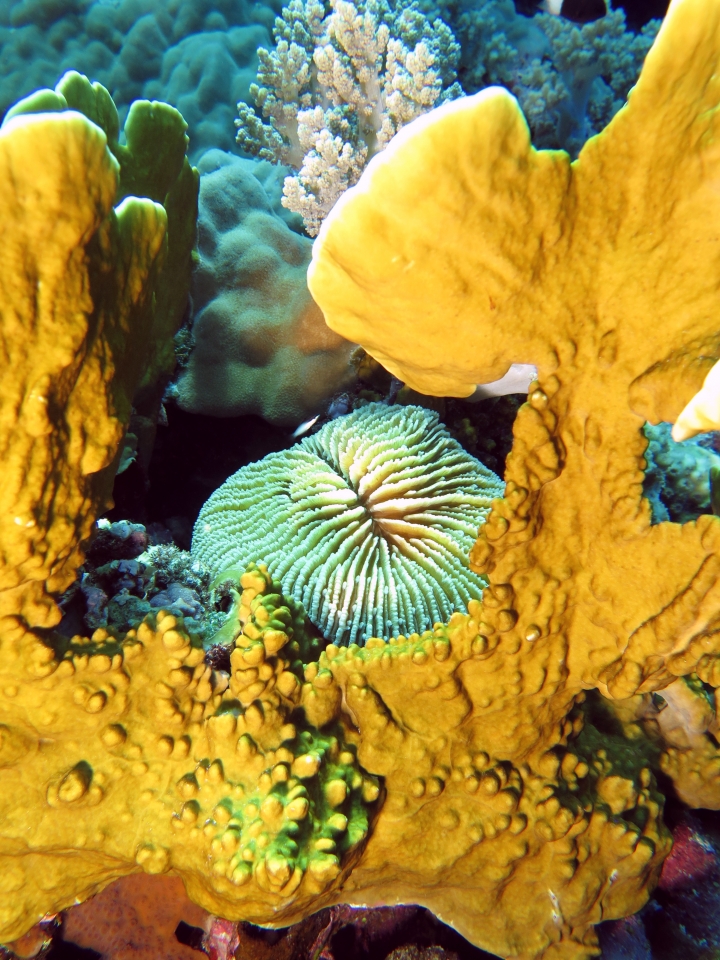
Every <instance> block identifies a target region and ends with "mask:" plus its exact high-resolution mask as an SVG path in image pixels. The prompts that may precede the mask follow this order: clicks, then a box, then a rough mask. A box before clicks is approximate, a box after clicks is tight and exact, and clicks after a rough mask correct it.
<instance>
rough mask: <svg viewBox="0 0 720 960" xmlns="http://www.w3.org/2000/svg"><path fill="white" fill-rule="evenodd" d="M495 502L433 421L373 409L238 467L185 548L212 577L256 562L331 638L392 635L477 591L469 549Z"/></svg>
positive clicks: (476, 470) (483, 476)
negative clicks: (266, 567)
mask: <svg viewBox="0 0 720 960" xmlns="http://www.w3.org/2000/svg"><path fill="white" fill-rule="evenodd" d="M501 494H502V483H501V481H500V479H499V478H498V477H496V476H495V474H494V473H492V471H490V470H488V469H487V468H486V467H484V466H483V465H482V464H481V463H480V462H479V461H477V460H475V459H474V457H471V456H470V455H469V454H467V453H466V452H465V451H464V450H463V449H462V447H461V446H460V445H459V444H458V443H457V441H455V440H453V439H452V437H451V436H450V435H449V434H448V432H447V431H446V430H445V428H444V427H443V426H442V425H441V424H440V423H439V422H438V417H437V414H436V413H433V412H431V411H429V410H425V409H424V408H422V407H412V406H408V407H387V406H385V405H383V404H380V403H372V404H368V405H367V406H366V407H362V408H360V409H359V410H356V411H355V412H354V413H351V414H349V415H348V416H346V417H340V418H338V419H337V420H335V421H333V422H331V423H328V424H327V425H326V426H324V427H323V428H322V429H321V430H320V431H319V432H318V433H316V434H315V435H314V436H312V437H308V438H306V439H305V440H303V441H302V442H301V443H299V444H297V446H295V447H293V448H292V449H290V450H286V451H282V452H279V453H274V454H271V455H270V456H268V457H265V459H264V460H261V461H259V462H258V463H253V464H250V465H249V466H247V467H243V468H242V469H241V470H238V472H237V473H236V474H234V476H232V477H230V479H229V480H227V481H226V482H225V483H224V484H223V486H222V487H220V489H219V490H216V491H215V493H214V494H213V495H212V496H211V497H210V499H209V500H208V501H207V503H206V504H205V506H204V507H203V508H202V510H201V511H200V515H199V517H198V520H197V523H196V525H195V531H194V534H193V546H192V550H193V554H194V555H195V556H196V557H197V558H198V559H199V560H200V561H201V562H202V563H204V564H206V565H207V566H208V567H209V568H210V569H211V570H213V571H215V572H218V573H219V572H221V571H222V570H223V569H224V568H228V567H234V566H245V565H246V564H247V563H249V562H250V561H253V560H259V559H262V560H264V561H265V562H267V563H268V564H269V565H270V566H271V568H272V570H273V574H274V576H276V577H277V578H278V580H279V581H280V582H281V583H282V585H283V589H284V590H285V592H286V593H287V594H288V595H291V596H292V597H293V598H294V599H296V600H298V601H300V602H302V603H303V604H304V606H305V608H306V609H307V611H308V614H309V616H310V619H311V620H313V622H315V623H316V624H317V625H318V626H319V627H320V629H321V630H322V631H323V633H324V634H325V635H326V636H327V637H328V638H330V639H333V640H334V641H335V642H337V643H354V642H356V641H358V642H362V641H364V640H365V639H367V638H368V637H373V636H375V637H391V636H394V635H397V634H405V633H412V632H415V631H422V630H424V629H425V628H426V627H429V626H431V625H432V623H433V622H434V621H437V620H447V618H448V617H449V616H450V614H452V613H453V612H454V611H455V610H461V609H464V608H465V606H466V605H467V602H468V600H469V599H470V598H471V597H479V596H480V594H481V593H482V588H483V585H484V582H485V581H484V580H483V579H482V578H481V577H479V576H477V575H476V574H474V573H472V571H471V570H470V569H469V566H468V561H467V554H468V551H469V549H470V547H471V546H472V544H473V542H474V539H475V537H476V535H477V530H478V527H479V525H480V524H481V523H482V522H483V520H484V518H485V515H486V514H487V512H488V510H489V509H490V504H491V501H492V499H493V498H494V497H498V496H501Z"/></svg>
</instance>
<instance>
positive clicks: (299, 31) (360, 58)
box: [235, 0, 462, 236]
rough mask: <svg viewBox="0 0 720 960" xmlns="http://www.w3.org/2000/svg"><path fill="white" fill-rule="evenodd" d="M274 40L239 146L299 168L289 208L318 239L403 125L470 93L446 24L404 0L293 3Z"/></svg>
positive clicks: (241, 122)
mask: <svg viewBox="0 0 720 960" xmlns="http://www.w3.org/2000/svg"><path fill="white" fill-rule="evenodd" d="M274 37H275V41H276V47H275V49H274V50H272V51H269V50H265V49H264V48H262V47H261V48H260V50H259V51H258V57H259V67H258V81H259V82H258V83H257V84H253V85H252V87H251V88H250V94H251V96H252V97H253V98H254V100H255V104H256V107H255V109H253V108H252V107H250V106H248V105H247V104H246V103H239V104H238V113H239V116H238V119H237V120H236V121H235V123H236V125H237V127H238V134H237V141H238V143H239V144H240V146H241V147H242V148H243V149H244V150H246V151H247V152H248V153H251V154H253V155H255V156H258V157H261V158H262V159H266V160H273V161H275V162H279V163H284V164H287V165H288V166H291V167H294V168H295V170H296V171H297V173H296V174H294V175H293V176H289V177H287V179H286V180H285V187H284V194H285V196H284V199H283V204H284V205H285V206H286V207H288V208H289V209H290V210H293V211H295V212H296V213H299V214H301V216H302V218H303V220H304V222H305V228H306V230H307V232H308V233H309V234H310V235H311V236H315V235H316V234H317V232H318V230H319V229H320V225H321V223H322V221H323V220H324V219H325V217H326V216H327V214H328V212H329V211H330V209H331V208H332V206H333V205H334V203H335V201H336V200H337V199H338V197H339V196H340V194H341V193H343V191H344V190H346V189H347V188H348V187H350V186H352V185H353V184H354V183H356V182H357V180H358V179H359V177H360V174H361V173H362V171H363V169H364V167H365V165H366V164H367V162H368V160H369V159H370V158H371V157H372V156H373V155H374V154H375V153H377V152H378V151H379V150H382V149H383V147H385V146H386V145H387V143H388V142H389V141H390V139H391V138H392V137H393V136H394V135H395V133H397V131H398V130H399V129H400V127H402V126H403V125H404V124H406V123H409V122H410V120H412V119H414V118H415V117H416V116H418V114H420V113H424V112H425V111H426V110H430V109H431V108H432V107H434V106H435V105H436V104H438V103H439V102H440V101H442V100H445V99H449V98H452V97H456V96H460V95H461V94H462V90H461V88H460V87H459V85H458V84H457V83H453V81H454V79H455V67H456V65H457V62H458V58H459V54H460V48H459V46H458V44H457V43H456V42H455V38H454V37H453V35H452V32H451V31H450V28H449V27H448V26H447V25H446V24H445V23H444V22H443V21H442V20H440V19H436V20H434V21H433V22H432V23H431V22H430V21H429V20H428V19H427V17H426V16H425V15H424V14H423V13H422V12H421V11H420V10H419V9H418V8H417V6H416V5H415V3H411V4H410V5H408V6H406V7H404V8H403V7H401V6H400V5H399V3H397V4H396V0H390V2H388V0H357V2H356V3H353V2H350V0H329V5H325V4H323V3H321V2H319V0H291V2H290V4H289V5H288V6H287V7H284V8H283V11H282V16H280V17H278V18H277V19H276V21H275V30H274Z"/></svg>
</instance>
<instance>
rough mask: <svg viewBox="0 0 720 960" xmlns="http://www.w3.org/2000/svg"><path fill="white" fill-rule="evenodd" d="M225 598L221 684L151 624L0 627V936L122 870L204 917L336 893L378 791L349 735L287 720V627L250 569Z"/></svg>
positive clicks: (261, 916) (173, 633)
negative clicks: (172, 888) (168, 888)
mask: <svg viewBox="0 0 720 960" xmlns="http://www.w3.org/2000/svg"><path fill="white" fill-rule="evenodd" d="M242 586H243V587H244V590H243V595H242V601H243V607H244V613H243V620H244V623H245V626H244V630H243V633H242V634H241V636H240V637H239V638H238V640H237V642H236V647H235V650H234V651H233V653H232V655H231V670H232V673H231V676H230V678H229V682H228V677H227V675H226V674H215V673H213V671H212V670H211V668H210V667H208V666H206V665H205V663H204V651H203V649H202V646H201V645H200V644H199V643H198V642H194V641H192V640H191V639H190V638H189V637H188V636H187V634H186V633H185V632H184V630H183V629H182V626H181V625H180V624H179V623H178V622H177V620H176V618H175V617H173V616H171V615H169V614H164V613H163V612H162V611H161V612H160V613H159V614H158V615H157V618H148V619H147V620H146V621H144V622H143V623H142V624H141V626H140V627H139V628H138V629H137V630H136V631H135V630H131V631H130V632H129V633H128V634H127V635H126V636H125V638H124V640H123V642H122V643H120V642H118V641H116V640H115V639H114V638H113V637H112V636H111V635H108V633H107V631H105V630H97V631H95V633H94V634H93V636H92V637H91V638H83V637H80V636H78V637H74V638H73V639H72V640H71V641H69V642H67V641H66V642H63V641H61V640H58V641H56V643H55V645H54V646H51V645H48V644H47V643H46V642H43V640H42V639H40V638H39V637H37V636H34V635H32V634H30V633H22V631H19V630H18V631H16V633H15V634H13V633H11V632H10V631H9V630H8V629H7V628H6V629H5V631H4V633H3V641H2V658H3V659H2V692H1V697H0V704H1V706H0V733H1V734H2V741H1V750H2V753H0V762H2V765H3V768H4V769H3V789H2V794H1V796H0V818H1V820H2V833H1V835H0V861H1V862H2V866H3V870H2V879H1V880H0V892H1V893H2V898H0V939H2V940H9V939H13V938H14V937H15V936H17V935H19V934H21V933H22V932H23V931H24V930H25V929H26V928H27V927H28V926H29V925H30V924H29V923H28V920H30V921H31V922H34V921H35V920H37V919H38V918H39V917H41V916H42V915H44V914H45V913H46V912H49V911H55V910H57V909H60V908H63V907H66V906H69V905H70V904H71V903H73V902H74V900H75V898H76V896H77V897H79V898H80V899H84V898H85V897H87V896H89V895H90V894H91V893H94V892H95V891H97V890H98V889H99V888H100V887H101V886H103V885H105V884H106V883H107V882H108V881H110V880H112V879H115V878H116V877H118V876H121V875H122V874H124V873H129V872H133V871H136V870H138V869H142V870H144V871H145V872H146V873H165V872H167V871H168V870H169V869H174V870H175V871H177V872H179V873H180V874H181V875H183V878H184V880H185V882H186V885H187V888H188V891H189V893H190V895H191V896H192V897H193V899H195V900H197V902H199V903H200V904H201V905H202V906H205V907H206V908H207V909H209V910H212V912H214V913H221V914H222V913H224V914H225V915H227V916H230V917H233V916H234V917H236V918H239V917H243V918H246V919H251V920H263V921H267V920H268V919H270V917H271V916H272V917H273V918H274V919H275V920H276V921H277V922H278V923H281V922H282V920H283V919H284V918H285V917H293V916H296V915H297V913H298V907H300V905H301V904H303V903H304V904H305V909H307V910H310V909H312V905H313V904H316V903H317V904H321V903H323V902H326V901H327V899H328V897H329V894H330V893H331V891H332V890H333V889H334V888H335V887H337V886H338V884H339V883H340V882H341V880H342V878H343V875H344V873H345V872H346V871H347V869H348V867H349V866H350V864H351V863H352V862H353V861H354V860H355V859H356V858H357V855H358V853H359V851H360V850H361V848H362V845H363V842H364V840H365V839H366V837H367V833H368V826H369V819H370V817H371V816H372V813H373V811H374V809H375V801H376V800H377V798H378V795H379V788H378V785H377V783H376V782H375V780H374V779H373V778H372V777H370V776H368V775H367V774H363V773H362V772H361V771H360V769H359V766H358V760H357V748H356V743H355V741H356V739H357V738H356V736H355V735H354V733H353V731H349V738H348V737H346V736H345V734H344V731H343V726H342V723H332V722H331V723H329V724H327V725H324V729H323V731H322V732H320V731H319V730H317V729H316V728H314V727H311V726H310V725H309V724H308V723H307V722H304V721H303V720H302V717H301V716H298V717H297V720H298V721H300V722H299V723H293V722H292V721H291V715H292V714H293V712H294V707H295V705H296V704H297V703H298V702H299V700H300V697H301V693H302V680H301V678H302V673H301V672H300V671H301V664H300V661H299V660H297V659H286V657H287V656H288V655H289V657H290V658H294V657H297V655H298V653H299V647H298V646H297V644H296V643H293V641H292V639H291V638H292V634H293V623H292V615H291V613H290V611H289V610H288V609H287V608H286V607H283V606H281V605H280V597H279V596H278V595H277V594H276V593H273V592H272V589H271V588H272V587H273V584H272V581H271V579H270V578H269V576H268V575H267V573H266V572H265V571H264V570H262V569H260V570H258V569H255V570H254V571H251V572H249V573H247V574H245V575H244V576H243V578H242ZM284 648H285V653H284V655H281V651H282V650H283V649H284ZM321 685H322V684H321ZM326 686H327V684H326ZM327 705H328V704H327V702H326V703H325V704H324V706H325V709H326V710H327ZM334 712H336V711H334ZM332 719H333V718H332V717H331V716H330V717H327V718H326V720H332ZM19 798H22V800H21V802H20V803H18V800H19ZM131 825H132V826H131ZM68 848H74V849H75V850H77V852H78V855H77V856H73V857H72V858H70V859H68V858H67V857H66V855H65V853H64V852H65V851H66V850H67V849H68ZM40 878H42V879H41V881H40ZM208 881H209V882H208ZM268 906H270V914H268V913H267V907H268ZM300 909H302V907H300Z"/></svg>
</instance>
